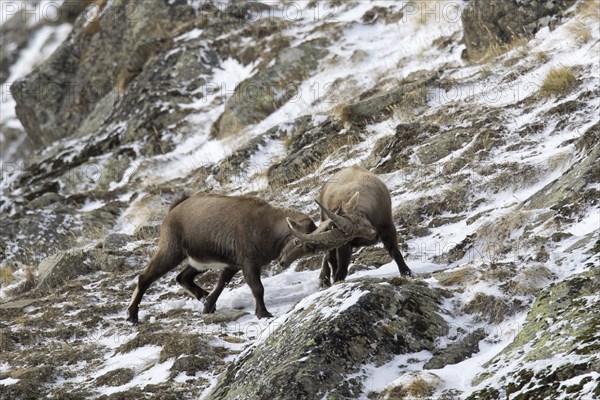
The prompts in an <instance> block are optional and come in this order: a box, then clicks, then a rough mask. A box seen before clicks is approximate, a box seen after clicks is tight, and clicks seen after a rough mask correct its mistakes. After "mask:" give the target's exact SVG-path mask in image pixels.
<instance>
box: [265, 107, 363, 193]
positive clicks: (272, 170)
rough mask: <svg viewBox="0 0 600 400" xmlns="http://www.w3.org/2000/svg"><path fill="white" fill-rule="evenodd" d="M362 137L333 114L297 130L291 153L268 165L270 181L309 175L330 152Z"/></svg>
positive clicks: (282, 182) (275, 183) (274, 183)
mask: <svg viewBox="0 0 600 400" xmlns="http://www.w3.org/2000/svg"><path fill="white" fill-rule="evenodd" d="M359 138H360V132H359V131H357V130H356V129H353V128H350V129H348V128H345V127H344V125H343V124H342V123H341V122H340V121H338V120H336V119H334V118H328V119H327V120H326V121H324V122H323V123H321V124H319V125H317V126H314V127H311V128H310V129H308V130H306V131H304V132H303V131H297V132H296V133H295V134H294V135H293V136H292V137H291V138H290V140H289V144H288V148H287V152H288V156H287V157H286V158H285V159H284V160H282V161H280V162H277V163H274V164H272V165H271V166H270V167H269V170H268V171H267V177H268V179H269V184H270V185H272V186H275V187H278V186H281V185H286V184H288V183H291V182H294V181H296V180H298V179H300V178H302V177H305V176H306V175H309V174H310V173H312V172H314V171H315V167H316V166H318V165H319V164H320V163H321V162H322V161H323V160H324V159H325V158H326V157H327V156H329V155H330V154H332V153H334V152H335V151H336V150H338V149H340V148H342V147H343V146H344V145H351V144H356V143H358V142H359Z"/></svg>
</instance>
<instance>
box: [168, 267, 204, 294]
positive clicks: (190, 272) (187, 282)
mask: <svg viewBox="0 0 600 400" xmlns="http://www.w3.org/2000/svg"><path fill="white" fill-rule="evenodd" d="M204 272H206V271H199V270H197V269H196V268H193V267H191V266H189V265H186V266H185V268H184V269H183V271H181V272H180V273H179V275H177V277H176V278H175V280H176V281H177V283H179V285H180V286H181V287H182V288H183V289H184V290H185V291H186V292H188V293H189V294H191V295H192V296H193V297H195V298H196V299H198V300H201V299H202V298H203V297H205V296H206V295H207V294H208V292H207V291H206V290H204V289H202V288H201V287H200V286H198V285H196V283H195V282H194V278H196V277H197V276H198V275H200V274H203V273H204Z"/></svg>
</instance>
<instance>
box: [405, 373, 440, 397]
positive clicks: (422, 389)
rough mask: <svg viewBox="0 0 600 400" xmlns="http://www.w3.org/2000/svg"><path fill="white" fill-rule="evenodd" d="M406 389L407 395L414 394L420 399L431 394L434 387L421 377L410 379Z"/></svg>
mask: <svg viewBox="0 0 600 400" xmlns="http://www.w3.org/2000/svg"><path fill="white" fill-rule="evenodd" d="M406 391H407V392H408V394H409V395H411V396H414V397H416V398H418V399H419V398H420V399H422V398H427V397H429V396H431V395H433V392H434V391H435V389H434V388H433V386H431V385H430V384H429V383H427V382H426V381H425V380H424V379H423V378H417V379H415V380H414V381H412V382H411V383H410V384H409V385H408V386H406Z"/></svg>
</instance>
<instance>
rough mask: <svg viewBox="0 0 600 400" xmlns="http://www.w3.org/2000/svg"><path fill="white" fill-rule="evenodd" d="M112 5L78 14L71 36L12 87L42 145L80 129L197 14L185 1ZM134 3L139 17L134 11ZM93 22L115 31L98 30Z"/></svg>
mask: <svg viewBox="0 0 600 400" xmlns="http://www.w3.org/2000/svg"><path fill="white" fill-rule="evenodd" d="M109 7H110V8H109V9H108V10H107V11H106V12H104V13H102V14H101V19H100V20H99V21H96V22H91V21H86V20H85V18H81V19H78V20H77V21H76V23H75V26H74V28H73V32H72V33H71V37H70V39H69V40H66V41H65V42H64V43H63V44H62V45H61V46H60V47H59V48H58V49H57V50H56V51H55V52H54V53H53V54H52V56H50V58H49V59H48V60H46V61H45V62H44V63H43V64H42V65H41V66H40V67H39V68H38V69H36V70H34V71H33V72H32V73H31V74H29V75H27V76H26V77H24V78H22V79H20V80H18V81H17V82H15V83H14V84H13V85H12V86H11V92H12V93H13V94H14V98H15V100H16V102H17V107H16V112H17V116H18V117H19V119H20V120H21V121H22V123H23V125H24V127H25V130H26V131H27V134H28V135H29V137H30V139H31V140H32V142H33V143H34V144H35V145H36V146H42V145H46V144H50V143H52V142H53V141H54V140H56V139H59V138H61V137H65V136H69V135H70V134H72V133H73V132H75V131H76V130H77V129H78V127H79V126H80V124H81V123H82V121H84V120H85V119H86V117H87V116H88V115H89V114H90V113H92V112H93V111H94V110H95V108H96V104H97V103H98V102H99V100H101V99H102V98H104V97H105V96H106V95H107V94H109V93H111V92H112V91H113V89H114V87H115V85H119V84H120V82H118V81H119V80H129V81H131V79H132V78H133V77H134V76H136V74H139V69H140V68H141V67H142V66H143V65H144V64H145V63H146V62H147V61H148V60H149V59H150V58H151V57H152V56H153V55H155V54H156V53H157V51H158V49H159V48H161V46H162V45H164V43H165V41H166V40H167V38H168V34H166V32H169V31H170V30H172V29H174V28H175V27H176V26H177V25H178V23H181V22H182V21H183V22H185V21H188V20H190V19H192V18H194V17H195V13H194V11H193V9H192V7H191V6H189V5H187V4H182V3H181V2H177V3H176V4H172V5H170V6H169V5H168V4H167V3H165V2H149V3H145V4H144V7H136V5H135V3H134V2H133V1H132V0H123V1H120V2H119V3H114V4H111V5H110V6H109ZM132 7H134V8H135V10H136V13H135V17H134V18H131V16H130V14H131V9H132ZM128 12H129V14H128ZM150 17H151V18H150ZM150 21H151V22H150ZM92 24H96V27H97V29H98V30H100V31H106V32H111V34H110V35H105V34H101V32H98V31H94V30H92V27H93V25H92ZM114 60H120V61H119V62H115V61H114ZM115 77H117V82H115ZM41 89H43V90H41Z"/></svg>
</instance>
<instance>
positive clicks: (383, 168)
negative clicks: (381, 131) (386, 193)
mask: <svg viewBox="0 0 600 400" xmlns="http://www.w3.org/2000/svg"><path fill="white" fill-rule="evenodd" d="M438 130H439V127H438V126H435V125H422V124H420V123H410V124H399V125H397V126H396V132H395V134H394V135H392V136H388V137H384V138H382V139H379V140H378V141H377V142H376V143H375V146H373V150H371V154H369V157H368V158H367V159H366V161H365V163H364V167H365V168H368V169H370V170H373V171H374V172H377V173H380V174H381V173H388V172H392V171H396V170H399V169H402V168H404V167H407V166H408V165H409V159H410V156H411V155H412V153H413V150H412V147H413V146H414V145H416V144H417V143H419V142H420V141H422V140H423V139H424V137H425V136H426V135H428V134H431V133H434V132H437V131H438Z"/></svg>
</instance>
